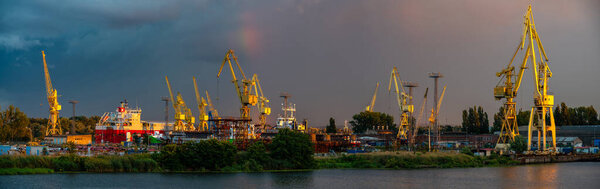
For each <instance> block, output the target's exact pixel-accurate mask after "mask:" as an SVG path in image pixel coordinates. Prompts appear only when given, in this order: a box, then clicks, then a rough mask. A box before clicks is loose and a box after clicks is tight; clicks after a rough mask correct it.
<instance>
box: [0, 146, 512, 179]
mask: <svg viewBox="0 0 600 189" xmlns="http://www.w3.org/2000/svg"><path fill="white" fill-rule="evenodd" d="M248 156H249V155H248V154H247V152H244V153H238V155H237V156H234V157H233V158H232V159H231V162H230V163H226V164H223V165H222V166H223V168H211V169H207V168H206V167H199V168H197V169H193V168H190V167H188V168H183V166H186V167H187V163H181V164H177V165H172V164H169V163H175V162H174V161H179V160H177V159H173V160H171V161H167V162H163V161H162V160H161V158H164V157H161V156H158V155H151V154H138V155H126V156H96V157H81V156H76V155H65V156H50V157H47V156H0V175H13V174H43V173H54V172H98V173H104V172H257V171H258V172H262V171H294V170H310V169H311V168H308V169H307V168H304V167H301V168H289V167H288V168H277V167H273V163H269V162H264V161H261V163H259V162H257V161H256V159H259V158H252V157H248ZM263 158H268V157H263ZM201 159H202V158H199V159H198V160H201ZM204 160H205V161H211V160H210V159H208V158H207V159H204ZM315 161H316V164H315V166H314V167H312V168H313V169H344V168H358V169H419V168H458V167H484V166H507V165H517V164H518V162H517V161H514V160H512V159H510V158H508V157H502V156H490V157H475V156H470V155H466V154H460V153H439V152H432V153H420V152H417V153H412V152H378V153H368V154H359V155H345V156H339V157H319V158H316V159H315ZM173 166H175V167H180V168H178V169H173Z"/></svg>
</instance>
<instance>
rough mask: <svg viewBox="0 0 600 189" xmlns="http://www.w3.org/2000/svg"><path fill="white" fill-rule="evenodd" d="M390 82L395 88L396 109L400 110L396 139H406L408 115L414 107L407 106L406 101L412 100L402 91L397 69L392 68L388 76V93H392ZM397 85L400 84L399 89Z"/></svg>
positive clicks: (402, 87)
mask: <svg viewBox="0 0 600 189" xmlns="http://www.w3.org/2000/svg"><path fill="white" fill-rule="evenodd" d="M392 81H393V82H394V86H395V87H396V88H395V89H396V90H395V92H396V94H397V98H396V100H397V101H398V107H399V108H400V125H399V126H398V134H397V136H396V137H397V138H398V139H407V134H408V129H409V128H408V127H409V123H408V122H409V115H408V114H409V113H412V112H413V110H414V106H413V105H412V104H408V100H409V99H410V98H412V97H411V96H409V95H408V94H406V92H405V91H404V86H403V84H402V80H401V79H400V75H399V74H398V69H397V68H396V67H394V68H393V69H392V73H391V75H390V82H389V85H388V92H391V91H392ZM398 83H400V87H398Z"/></svg>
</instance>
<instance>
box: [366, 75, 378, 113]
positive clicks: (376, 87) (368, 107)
mask: <svg viewBox="0 0 600 189" xmlns="http://www.w3.org/2000/svg"><path fill="white" fill-rule="evenodd" d="M377 89H379V82H377V85H376V86H375V92H374V93H373V98H371V104H369V105H368V106H367V108H365V111H367V112H373V107H374V106H375V99H377Z"/></svg>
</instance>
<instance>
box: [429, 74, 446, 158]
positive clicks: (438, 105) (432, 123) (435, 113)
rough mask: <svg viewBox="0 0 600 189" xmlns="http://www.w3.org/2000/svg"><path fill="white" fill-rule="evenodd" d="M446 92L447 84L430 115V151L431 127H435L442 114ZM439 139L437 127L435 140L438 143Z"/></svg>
mask: <svg viewBox="0 0 600 189" xmlns="http://www.w3.org/2000/svg"><path fill="white" fill-rule="evenodd" d="M444 94H446V86H444V89H443V90H442V95H441V96H440V99H439V101H438V102H437V103H436V105H435V107H434V108H431V115H430V116H429V129H428V133H429V134H428V135H429V137H428V140H429V144H428V148H429V151H431V128H432V127H435V124H436V121H437V116H438V115H439V114H440V108H441V107H442V101H443V100H444ZM439 140H440V135H439V129H437V135H436V140H435V141H436V143H437V142H439Z"/></svg>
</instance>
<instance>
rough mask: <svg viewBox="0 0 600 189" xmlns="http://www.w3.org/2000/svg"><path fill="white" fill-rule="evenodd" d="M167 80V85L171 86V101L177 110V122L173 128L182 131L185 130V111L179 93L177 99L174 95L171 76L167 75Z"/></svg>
mask: <svg viewBox="0 0 600 189" xmlns="http://www.w3.org/2000/svg"><path fill="white" fill-rule="evenodd" d="M165 81H166V82H167V87H168V88H169V95H170V97H171V102H173V103H171V104H172V105H173V109H174V110H175V123H174V124H173V130H174V131H177V132H180V131H184V128H183V127H184V125H183V121H184V120H185V112H184V111H182V108H181V102H182V101H180V100H179V96H180V95H179V94H178V95H177V97H178V98H177V100H175V97H173V91H172V90H171V83H169V77H167V76H165Z"/></svg>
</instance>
